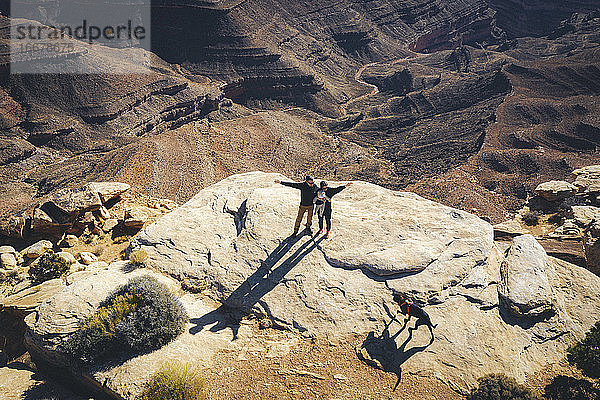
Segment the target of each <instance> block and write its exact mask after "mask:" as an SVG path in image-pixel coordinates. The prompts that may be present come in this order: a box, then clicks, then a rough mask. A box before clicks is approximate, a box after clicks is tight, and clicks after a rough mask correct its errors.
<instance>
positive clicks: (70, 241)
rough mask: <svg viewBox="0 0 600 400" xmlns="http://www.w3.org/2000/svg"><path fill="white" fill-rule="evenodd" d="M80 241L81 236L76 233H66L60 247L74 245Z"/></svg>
mask: <svg viewBox="0 0 600 400" xmlns="http://www.w3.org/2000/svg"><path fill="white" fill-rule="evenodd" d="M78 242H79V238H78V237H77V236H75V235H65V237H63V238H62V240H61V241H60V243H59V244H58V245H59V246H60V247H73V246H75V245H76V244H77V243H78Z"/></svg>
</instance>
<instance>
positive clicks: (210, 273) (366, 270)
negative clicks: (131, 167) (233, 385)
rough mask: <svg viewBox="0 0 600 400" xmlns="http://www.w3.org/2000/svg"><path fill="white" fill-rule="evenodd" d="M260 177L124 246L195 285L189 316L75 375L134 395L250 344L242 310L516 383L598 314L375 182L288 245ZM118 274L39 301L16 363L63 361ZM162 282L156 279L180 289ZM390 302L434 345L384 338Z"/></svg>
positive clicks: (453, 373)
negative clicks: (169, 365)
mask: <svg viewBox="0 0 600 400" xmlns="http://www.w3.org/2000/svg"><path fill="white" fill-rule="evenodd" d="M274 179H284V177H282V176H281V175H278V174H264V173H249V174H243V175H236V176H232V177H230V178H228V179H226V180H224V181H221V182H219V183H217V184H215V185H213V186H211V187H208V188H206V189H204V190H202V191H201V192H199V193H198V195H196V196H195V197H194V198H193V199H192V200H190V201H189V202H188V203H186V204H184V205H183V206H181V207H179V208H177V209H176V210H175V211H173V212H172V213H170V214H168V215H166V216H164V217H163V218H161V219H160V220H158V221H157V222H155V223H153V224H151V225H149V226H148V227H146V228H145V229H144V230H143V231H142V232H140V233H139V234H138V235H137V236H136V237H135V238H134V240H133V241H132V246H131V248H130V250H137V249H144V250H145V251H146V252H147V253H148V260H147V263H146V264H147V265H148V266H149V267H150V268H151V269H152V270H153V271H161V272H163V273H165V274H167V275H170V276H171V278H175V280H181V281H184V280H185V282H195V283H198V285H197V287H198V288H202V287H204V288H205V289H204V291H203V293H202V294H199V295H192V294H187V295H185V296H183V297H182V301H183V302H184V305H185V306H186V309H187V310H188V312H189V314H190V317H191V319H190V326H189V330H187V331H186V333H184V334H183V335H182V336H181V337H180V338H178V339H177V340H175V341H174V342H172V343H171V344H169V345H168V346H165V347H164V348H163V349H160V350H159V351H157V352H154V353H151V354H146V355H143V356H139V357H135V358H133V359H130V360H116V362H115V363H114V365H111V366H94V368H93V369H90V370H86V371H83V372H82V374H83V375H84V376H87V377H88V378H89V381H90V382H97V383H100V382H102V383H106V387H107V388H109V389H110V390H113V391H115V392H116V393H118V394H119V395H120V396H122V397H124V398H127V399H133V398H134V397H135V395H136V394H137V393H139V390H141V389H140V388H141V387H142V386H143V382H144V381H145V379H146V378H147V377H148V376H150V374H151V373H152V372H153V371H155V370H156V369H157V368H158V367H159V365H160V363H161V362H162V361H164V360H165V359H173V358H177V359H181V360H183V361H187V360H193V359H202V360H206V362H207V363H208V364H210V360H211V357H212V355H214V354H215V352H217V351H219V350H223V349H225V350H227V349H229V351H241V350H240V348H239V347H238V346H237V344H238V343H241V344H243V343H246V344H243V345H244V346H246V345H247V343H248V342H244V340H247V338H248V337H249V336H250V335H249V334H245V333H244V331H246V332H247V327H246V325H245V320H244V319H243V316H244V315H246V314H247V313H249V312H251V313H255V314H260V315H262V316H263V317H267V318H269V319H270V320H271V321H272V322H273V323H274V324H275V325H278V326H280V327H285V328H288V329H287V330H288V331H289V332H288V333H287V334H289V335H291V336H290V337H291V338H292V337H294V336H296V335H297V334H298V333H300V334H303V335H307V336H313V335H315V336H319V337H322V338H325V339H329V340H330V341H331V342H332V343H333V344H335V343H336V342H338V341H341V340H344V339H345V338H348V337H354V336H355V335H356V334H358V335H362V336H364V337H365V338H366V339H365V341H364V343H363V345H362V346H361V348H359V349H358V350H359V353H360V354H361V357H363V358H365V359H368V358H371V359H373V360H374V361H373V362H372V364H373V365H379V366H381V367H382V368H384V369H386V370H389V371H394V372H398V371H399V370H400V369H401V370H402V371H404V372H410V373H414V374H419V375H424V376H429V377H431V376H435V377H437V378H439V379H440V380H442V381H444V382H446V383H448V384H450V385H452V386H453V387H454V388H456V389H457V390H460V391H466V390H468V389H469V388H470V387H472V386H473V385H474V384H475V383H476V379H477V378H478V377H480V376H482V375H484V374H486V373H491V372H504V373H507V374H509V375H512V376H515V377H516V378H517V379H518V380H520V381H523V380H525V379H526V378H527V377H529V376H531V375H533V374H536V373H537V372H538V371H539V370H540V369H542V368H543V367H545V366H546V365H547V364H548V363H553V362H557V361H559V360H560V359H562V358H563V357H564V355H565V351H566V348H567V347H568V346H569V345H570V344H571V343H572V342H573V341H574V340H575V339H578V338H581V337H583V335H584V332H585V331H587V330H588V329H589V328H590V327H591V326H592V324H593V323H594V320H595V316H596V315H598V314H599V313H600V301H599V300H598V297H597V293H598V292H599V291H600V278H598V277H596V276H595V275H593V274H592V273H590V272H589V271H587V270H585V269H583V268H579V267H576V266H574V265H572V264H569V263H566V262H563V261H559V260H556V259H553V258H550V257H547V256H546V255H545V253H544V252H543V249H542V250H541V251H540V249H539V248H538V246H539V245H537V243H536V242H535V240H534V239H533V238H532V237H530V236H521V237H518V238H516V239H515V242H514V243H513V244H512V245H510V244H506V243H501V242H498V243H495V244H494V242H493V239H492V236H493V231H492V227H491V225H489V224H487V223H485V222H483V221H481V220H479V219H477V218H476V217H474V216H472V215H469V214H467V213H464V212H460V211H457V210H454V209H451V208H448V207H444V206H441V205H439V204H436V203H433V202H431V201H428V200H425V199H422V198H420V197H418V196H415V195H412V194H406V193H398V192H394V191H390V190H386V189H383V188H381V187H378V186H376V185H371V184H367V183H362V182H357V183H356V184H355V185H352V186H351V187H349V188H347V189H345V190H344V191H342V192H341V193H340V194H339V195H337V196H336V197H335V198H334V199H333V203H334V204H333V213H334V217H333V225H334V230H333V232H334V234H335V235H334V236H333V238H332V239H330V240H324V239H323V238H322V237H312V236H307V235H304V236H300V237H296V238H293V239H291V238H286V236H287V235H288V234H289V232H290V231H291V230H292V226H293V221H294V218H295V214H296V211H297V205H298V200H299V194H298V192H297V191H295V190H293V189H288V188H285V187H282V186H279V185H274V184H273V180H274ZM331 185H332V186H336V185H337V184H336V183H331ZM380 206H385V207H380ZM415 238H419V240H422V241H423V242H424V243H427V244H428V245H429V247H427V248H425V246H424V245H422V244H421V242H419V240H414V239H415ZM411 239H413V240H411ZM405 242H406V243H405ZM410 243H412V245H409V244H410ZM357 249H358V250H357ZM387 249H389V251H386V250H387ZM415 265H416V266H418V267H414V266H415ZM123 267H125V265H124V264H123V263H117V264H113V265H112V266H111V267H109V269H107V270H105V271H99V272H98V271H96V272H88V271H84V272H79V273H77V274H80V277H79V278H78V279H77V280H75V281H74V282H73V283H72V284H70V285H69V286H67V287H65V288H64V289H63V290H62V291H61V292H59V293H58V294H56V295H55V296H53V297H52V298H51V299H49V300H47V301H46V302H44V303H42V304H41V305H40V306H39V307H38V308H37V310H36V312H35V313H33V314H31V315H30V316H29V317H28V318H27V319H26V322H27V324H28V327H29V330H28V334H27V345H28V347H29V349H30V352H31V353H32V354H35V355H36V356H37V357H38V358H40V359H43V360H44V362H46V363H47V364H49V365H51V366H52V365H65V364H67V365H68V363H69V360H65V359H64V357H61V355H60V354H59V353H58V352H57V351H56V347H57V346H58V344H59V343H60V342H61V341H62V340H65V338H67V337H68V336H69V335H70V334H71V333H72V332H74V330H75V329H76V327H77V325H78V322H79V321H81V320H84V319H85V318H87V317H88V316H89V315H91V313H93V311H94V310H95V308H96V307H97V305H98V304H99V302H100V301H101V300H102V299H103V298H105V297H106V295H107V294H108V293H109V292H110V291H111V290H113V289H114V288H115V287H116V286H118V285H120V284H122V283H124V282H125V281H126V280H127V279H128V277H129V276H132V275H131V274H139V273H149V272H148V271H147V270H146V269H142V270H136V271H134V272H125V270H123ZM154 274H156V272H154ZM165 279H166V278H165ZM521 279H524V280H523V282H528V283H531V284H532V285H535V286H532V287H524V286H525V285H521V284H520V282H519V280H521ZM175 280H172V279H170V280H169V282H171V284H172V285H173V288H174V290H178V289H177V287H178V284H177V282H175ZM393 292H403V293H407V294H409V295H410V296H411V297H413V298H414V299H415V300H417V302H418V303H420V304H421V305H422V306H423V307H424V309H425V310H426V311H427V312H428V313H429V314H430V316H431V318H432V320H433V323H434V324H437V328H435V331H434V332H435V340H434V342H433V344H431V345H429V344H428V343H429V339H430V337H429V331H428V330H427V329H424V328H421V329H417V330H416V331H412V330H409V329H402V326H400V325H398V324H397V323H392V324H391V326H390V327H389V328H388V329H387V330H385V331H383V333H382V329H383V327H384V325H385V324H386V323H387V322H389V321H390V317H391V315H394V313H395V312H396V310H397V306H396V305H394V304H393V302H392V294H393ZM205 295H206V296H205ZM500 298H502V300H503V301H500ZM214 300H217V303H216V304H215V302H214ZM219 303H223V304H224V305H223V306H220V307H219V306H218V304H219ZM515 310H516V311H518V312H515ZM549 310H551V311H552V312H548V311H549ZM413 324H414V321H413V322H410V323H409V327H411V328H412V327H413ZM236 337H237V338H238V339H237V340H233V341H232V339H234V338H236ZM296 337H297V336H296ZM240 339H241V340H242V341H239V340H240ZM290 340H291V339H290ZM286 343H288V344H286V345H284V346H283V347H286V346H287V347H288V348H289V346H288V345H290V343H291V342H286ZM515 360H518V362H515ZM208 364H207V365H208ZM98 385H99V386H101V385H100V384H98Z"/></svg>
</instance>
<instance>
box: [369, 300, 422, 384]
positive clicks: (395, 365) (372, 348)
mask: <svg viewBox="0 0 600 400" xmlns="http://www.w3.org/2000/svg"><path fill="white" fill-rule="evenodd" d="M383 307H384V308H385V311H386V313H387V314H388V316H389V317H390V322H389V323H387V324H386V325H385V327H384V329H383V332H381V335H379V336H375V332H370V333H369V334H368V335H367V337H366V339H365V340H364V341H363V343H362V346H361V350H360V351H359V352H358V354H359V358H360V359H362V360H363V361H364V362H365V363H367V364H369V365H371V366H372V367H375V368H379V369H381V370H383V371H385V372H392V373H394V374H396V376H397V377H398V379H397V380H396V384H395V385H394V390H396V388H397V387H398V385H399V384H400V380H401V379H402V364H404V363H405V362H406V361H407V360H408V359H409V358H411V357H412V356H414V355H415V354H417V353H419V352H421V351H423V350H425V349H426V348H427V347H429V346H430V345H431V344H432V343H433V342H429V343H428V344H427V345H425V346H414V347H411V348H410V349H408V350H407V349H406V346H407V345H408V343H409V342H410V341H411V339H412V336H413V331H415V330H416V329H417V328H415V327H413V328H408V337H407V338H406V340H404V342H403V343H402V344H401V345H400V347H398V345H397V343H396V338H398V336H400V334H401V333H402V332H403V331H404V330H405V329H406V327H407V326H408V319H405V320H404V323H403V324H402V326H401V328H400V329H399V330H398V331H397V332H396V333H394V334H393V335H391V336H390V331H389V328H390V326H391V325H392V322H394V321H396V322H398V323H399V324H400V321H398V319H396V316H395V315H394V314H393V313H392V312H391V311H390V309H389V308H388V307H387V306H386V305H385V303H384V304H383Z"/></svg>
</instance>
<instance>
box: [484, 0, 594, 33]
mask: <svg viewBox="0 0 600 400" xmlns="http://www.w3.org/2000/svg"><path fill="white" fill-rule="evenodd" d="M488 3H489V4H490V7H492V8H493V9H494V10H496V11H497V14H496V19H497V21H498V26H500V27H501V28H502V29H503V30H504V31H506V32H507V33H508V34H510V35H511V36H513V37H522V36H543V35H548V34H550V33H551V32H552V31H554V29H556V27H557V26H558V25H559V24H560V22H561V21H563V20H565V19H568V18H570V17H571V15H572V14H573V13H587V12H592V11H595V10H597V9H598V7H599V5H598V2H597V1H594V0H533V1H531V0H488Z"/></svg>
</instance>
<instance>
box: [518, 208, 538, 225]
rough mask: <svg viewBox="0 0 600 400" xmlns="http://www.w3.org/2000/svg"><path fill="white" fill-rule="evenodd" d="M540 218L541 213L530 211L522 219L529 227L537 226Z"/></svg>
mask: <svg viewBox="0 0 600 400" xmlns="http://www.w3.org/2000/svg"><path fill="white" fill-rule="evenodd" d="M539 218H540V213H539V212H537V211H528V212H526V213H525V214H524V215H523V217H522V219H523V222H524V223H525V224H526V225H529V226H534V225H537V224H538V222H539Z"/></svg>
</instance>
